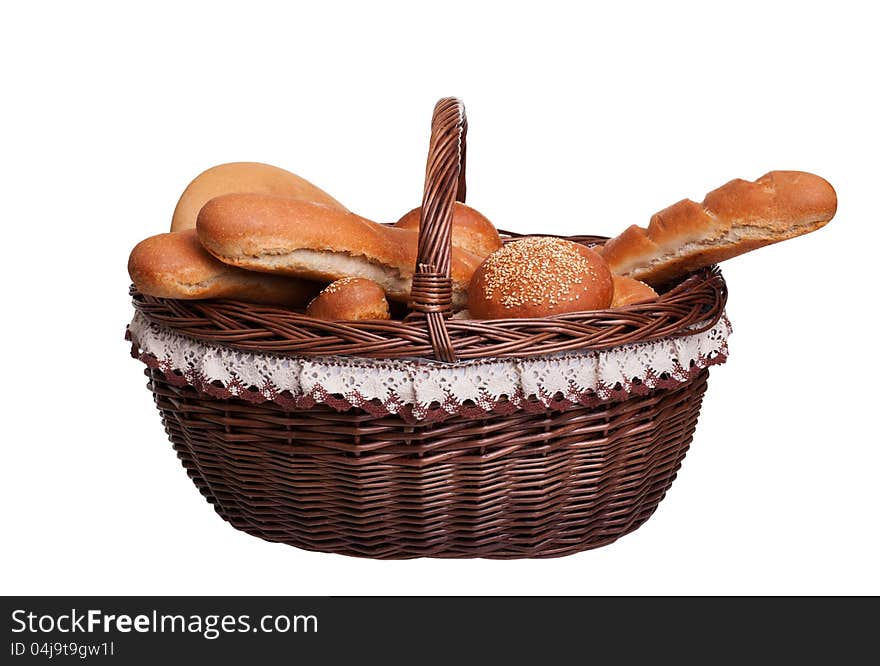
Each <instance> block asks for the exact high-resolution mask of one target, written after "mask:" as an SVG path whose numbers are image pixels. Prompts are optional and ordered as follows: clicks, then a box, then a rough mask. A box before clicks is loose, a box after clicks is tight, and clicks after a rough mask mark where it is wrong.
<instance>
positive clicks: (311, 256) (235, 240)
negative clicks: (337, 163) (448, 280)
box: [197, 194, 480, 307]
mask: <svg viewBox="0 0 880 666" xmlns="http://www.w3.org/2000/svg"><path fill="white" fill-rule="evenodd" d="M197 228H198V233H199V239H200V240H201V242H202V245H204V247H205V248H206V249H207V250H208V251H209V252H211V253H212V254H213V255H214V256H216V257H217V258H218V259H220V260H222V261H224V262H226V263H229V264H232V265H234V266H239V267H241V268H247V269H250V270H255V271H263V272H270V273H279V274H285V275H294V276H297V277H303V278H309V279H317V280H324V281H334V280H338V279H340V278H343V277H367V278H370V279H373V280H375V281H376V282H379V283H380V284H381V285H382V287H383V289H384V290H385V293H386V294H387V296H388V297H389V298H391V299H394V300H398V301H406V300H407V299H408V298H409V292H410V288H411V286H412V275H413V272H414V271H415V265H416V258H417V254H418V232H416V231H411V230H409V229H397V228H394V227H389V226H386V225H382V224H377V223H376V222H372V221H370V220H367V219H366V218H363V217H360V216H358V215H355V214H354V213H349V212H346V211H340V210H338V209H335V208H332V207H330V206H326V205H322V204H316V203H312V202H306V201H297V200H294V199H289V198H282V197H273V196H269V195H259V194H229V195H224V196H221V197H217V198H215V199H212V200H211V201H209V202H208V203H207V204H206V205H205V206H204V207H203V208H202V210H201V212H200V213H199V218H198V224H197ZM479 264H480V259H479V257H477V256H475V255H473V254H471V253H469V252H466V251H464V250H462V249H460V248H455V247H454V248H452V257H451V276H452V281H453V301H454V303H455V305H456V306H457V307H461V306H463V305H464V303H465V302H466V299H467V296H466V289H467V285H468V283H469V281H470V278H471V275H473V272H474V271H475V270H476V268H477V266H478V265H479Z"/></svg>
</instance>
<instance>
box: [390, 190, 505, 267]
mask: <svg viewBox="0 0 880 666" xmlns="http://www.w3.org/2000/svg"><path fill="white" fill-rule="evenodd" d="M421 213H422V208H421V206H419V207H418V208H413V209H412V210H411V211H410V212H408V213H407V214H406V215H404V216H403V217H402V218H400V219H399V220H398V221H397V222H395V224H394V226H395V227H398V228H400V229H414V230H416V231H418V229H419V224H420V222H421V220H420V215H421ZM452 245H453V246H454V247H460V248H461V249H463V250H467V251H468V252H470V253H471V254H475V255H477V256H478V257H480V259H485V258H486V257H488V256H489V255H490V254H492V253H493V252H494V251H495V250H497V249H498V248H500V247H501V237H500V236H499V235H498V230H497V229H496V228H495V225H493V224H492V223H491V222H490V221H489V220H488V219H487V218H486V216H485V215H483V214H482V213H480V212H479V211H478V210H476V209H474V208H471V207H470V206H467V205H465V204H463V203H461V202H460V201H456V202H455V205H454V206H453V208H452Z"/></svg>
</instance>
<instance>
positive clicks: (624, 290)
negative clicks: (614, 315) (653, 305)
mask: <svg viewBox="0 0 880 666" xmlns="http://www.w3.org/2000/svg"><path fill="white" fill-rule="evenodd" d="M612 282H613V283H614V296H612V297H611V307H612V308H619V307H623V306H624V305H635V304H636V303H645V302H646V301H653V300H654V299H655V298H657V292H656V291H654V290H653V289H651V287H650V286H649V285H647V284H645V283H644V282H640V281H639V280H633V279H632V278H628V277H623V276H621V275H613V276H612Z"/></svg>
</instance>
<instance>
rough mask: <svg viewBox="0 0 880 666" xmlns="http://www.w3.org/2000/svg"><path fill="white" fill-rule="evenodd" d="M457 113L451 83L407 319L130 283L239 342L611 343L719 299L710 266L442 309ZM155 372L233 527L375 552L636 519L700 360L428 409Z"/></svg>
mask: <svg viewBox="0 0 880 666" xmlns="http://www.w3.org/2000/svg"><path fill="white" fill-rule="evenodd" d="M466 128H467V124H466V121H465V118H464V112H463V107H462V106H461V104H460V102H458V101H457V100H453V99H446V100H441V102H439V103H438V105H437V108H436V109H435V115H434V122H433V126H432V139H431V145H430V152H429V158H428V168H427V173H426V185H425V196H424V199H423V206H422V220H421V228H420V241H419V262H418V265H417V267H416V268H417V270H416V275H415V277H414V279H413V291H412V298H413V301H412V302H411V303H410V309H411V313H412V314H411V315H410V316H409V317H407V319H406V320H404V321H384V322H376V321H370V322H327V321H319V320H315V319H311V318H309V317H307V316H305V315H303V314H299V313H294V312H290V311H287V310H282V309H278V308H271V307H266V306H255V305H252V304H244V303H237V302H234V301H175V300H168V299H159V298H153V297H150V296H144V295H141V294H139V293H137V292H134V291H133V292H132V294H133V303H134V306H135V308H136V309H137V310H138V311H139V312H140V313H141V314H142V315H143V316H144V317H146V318H147V319H148V320H149V321H150V322H151V324H153V325H155V326H159V327H163V328H165V329H168V330H172V331H174V332H175V333H178V334H180V335H184V336H187V337H188V338H191V339H193V340H197V341H202V342H205V343H210V344H214V345H224V346H226V347H229V348H232V349H237V350H242V351H247V352H258V353H259V352H263V353H271V354H282V355H283V354H292V355H297V356H306V357H308V356H318V357H328V356H343V357H344V356H356V357H358V358H366V359H389V358H393V359H407V358H411V359H415V358H420V359H431V360H433V362H456V361H459V360H466V359H480V358H499V359H500V358H516V357H531V356H542V355H551V354H554V353H557V352H564V351H584V352H591V351H598V350H605V349H611V348H614V347H617V346H620V345H627V344H633V343H640V342H648V341H655V340H660V339H664V338H669V337H679V336H685V335H690V334H693V333H696V332H700V331H706V330H709V328H711V327H712V326H714V325H715V324H716V323H717V322H718V321H719V319H720V318H721V317H722V316H723V311H724V305H725V303H726V298H727V291H726V285H725V284H724V280H723V278H722V276H721V274H720V272H719V271H718V270H717V269H715V268H713V269H707V270H704V271H700V272H698V273H696V274H694V275H692V276H690V277H689V278H688V279H687V280H685V281H684V282H682V283H681V284H678V285H671V286H670V287H669V288H668V289H666V290H663V293H662V294H661V296H660V298H659V299H657V300H656V301H653V302H651V303H645V304H640V305H633V306H627V307H624V308H620V309H615V310H605V311H597V312H585V313H572V314H568V315H562V316H557V317H552V318H546V319H523V320H496V321H472V320H450V319H449V315H450V314H451V313H450V311H449V308H450V300H451V299H450V294H451V281H450V280H449V276H448V270H449V253H450V238H449V236H450V228H451V215H452V213H451V211H452V205H453V202H454V201H455V200H456V199H457V200H459V201H463V200H464V154H465V131H466ZM514 236H515V235H513V234H508V240H509V239H510V238H512V237H514ZM571 240H575V241H577V242H584V243H588V244H592V243H599V242H601V241H602V239H601V238H598V237H591V236H581V237H575V238H572V239H571ZM721 360H723V359H721ZM146 373H147V375H148V377H149V378H150V380H149V384H148V386H149V388H150V389H151V390H152V392H153V395H154V398H155V402H156V405H157V407H158V409H159V412H160V414H161V416H162V420H163V423H164V425H165V429H166V431H167V433H168V436H169V437H170V439H171V441H172V443H173V445H174V448H175V450H176V451H177V453H178V456H179V458H180V460H181V461H182V463H183V465H184V467H185V468H186V470H187V472H188V474H189V476H190V478H191V479H192V480H193V482H194V483H195V485H196V486H197V487H198V488H199V490H200V491H201V493H202V494H203V495H204V496H205V497H206V498H207V499H208V501H209V502H210V503H211V504H213V505H214V507H215V509H216V511H217V513H219V514H220V516H222V517H223V518H224V519H225V520H227V521H229V523H230V524H231V525H233V526H234V527H236V528H238V529H240V530H243V531H245V532H248V533H250V534H253V535H255V536H258V537H261V538H263V539H266V540H269V541H276V542H282V543H286V544H290V545H293V546H297V547H300V548H304V549H308V550H315V551H323V552H334V553H343V554H347V555H355V556H364V557H374V558H412V557H422V556H430V557H489V558H515V557H555V556H561V555H566V554H570V553H574V552H578V551H582V550H586V549H589V548H595V547H598V546H602V545H605V544H607V543H610V542H612V541H614V540H616V539H617V538H619V537H620V536H622V535H624V534H627V533H629V532H631V531H632V530H634V529H636V528H637V527H638V526H639V525H641V524H642V523H643V522H644V521H645V520H647V518H648V517H649V516H650V515H651V514H652V513H653V512H654V510H655V509H656V508H657V505H658V504H659V502H660V501H661V500H662V499H663V497H664V496H665V494H666V491H667V490H668V488H669V486H670V484H671V483H672V481H673V480H674V478H675V475H676V473H677V471H678V469H679V467H680V465H681V462H682V459H683V458H684V455H685V453H686V451H687V449H688V446H689V445H690V443H691V440H692V437H693V433H694V429H695V427H696V423H697V417H698V414H699V410H700V405H701V401H702V397H703V394H704V392H705V390H706V382H707V378H708V374H709V373H708V370H707V369H702V370H701V369H699V368H698V367H694V368H692V372H691V374H690V375H689V377H690V378H689V380H688V381H685V382H684V383H680V384H677V385H675V386H667V387H665V388H656V389H651V390H647V389H646V390H643V391H640V392H638V393H633V394H630V395H623V396H616V397H615V398H614V399H611V400H608V401H607V402H603V403H601V404H591V405H583V404H566V405H562V406H560V407H559V408H556V407H546V406H545V405H544V404H531V405H527V408H522V407H518V408H516V409H504V408H503V406H502V407H499V408H497V409H495V410H494V411H491V412H486V413H479V414H475V413H467V412H462V413H457V414H450V415H448V418H446V417H444V418H441V419H439V420H435V421H425V422H419V421H413V420H412V419H404V418H402V417H401V416H400V415H398V414H387V413H386V414H381V413H376V412H375V411H369V410H365V409H362V408H359V407H353V408H350V409H345V410H342V411H338V410H337V409H334V408H333V407H332V406H328V405H327V404H314V405H312V406H309V407H308V408H297V407H292V406H290V404H285V405H284V406H282V405H281V404H278V403H277V402H275V401H265V402H258V403H255V402H252V401H247V400H242V399H239V398H229V397H222V398H221V397H217V396H215V395H210V394H209V393H208V392H203V391H200V390H198V389H197V388H194V387H193V386H192V385H189V384H187V383H186V382H182V381H181V377H180V376H178V375H172V376H166V375H165V374H164V373H163V371H162V370H161V369H159V368H157V367H156V366H155V364H153V366H152V367H148V368H147V370H146ZM641 388H643V389H644V388H645V387H641Z"/></svg>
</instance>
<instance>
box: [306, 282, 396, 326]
mask: <svg viewBox="0 0 880 666" xmlns="http://www.w3.org/2000/svg"><path fill="white" fill-rule="evenodd" d="M306 314H307V315H309V316H310V317H314V318H315V319H326V320H328V321H333V320H348V321H357V320H361V319H390V318H391V315H390V314H389V312H388V301H387V300H385V292H384V291H383V290H382V287H380V286H379V285H378V284H376V283H375V282H373V281H372V280H367V279H366V278H352V277H348V278H342V279H341V280H336V282H332V283H330V284H329V285H327V287H326V288H325V289H324V290H323V291H322V292H321V293H320V294H318V295H317V296H316V297H315V298H314V300H312V302H311V303H309V306H308V307H307V308H306Z"/></svg>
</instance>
